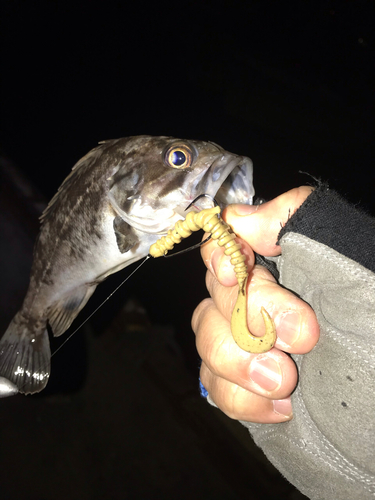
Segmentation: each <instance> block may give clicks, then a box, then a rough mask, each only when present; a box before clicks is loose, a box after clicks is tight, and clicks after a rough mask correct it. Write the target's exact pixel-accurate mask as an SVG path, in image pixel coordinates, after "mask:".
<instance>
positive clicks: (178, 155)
mask: <svg viewBox="0 0 375 500" xmlns="http://www.w3.org/2000/svg"><path fill="white" fill-rule="evenodd" d="M164 160H165V163H166V164H167V165H168V166H169V167H173V168H180V169H184V168H188V167H190V166H191V165H192V163H193V151H192V150H191V149H190V147H189V146H187V145H185V144H184V145H182V144H179V145H175V146H171V147H170V148H168V149H167V151H166V153H165V157H164Z"/></svg>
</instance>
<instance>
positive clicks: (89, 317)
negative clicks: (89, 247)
mask: <svg viewBox="0 0 375 500" xmlns="http://www.w3.org/2000/svg"><path fill="white" fill-rule="evenodd" d="M149 258H150V255H147V257H145V258H144V259H143V260H142V262H141V263H140V264H139V265H138V266H137V267H136V268H135V269H134V271H132V272H131V273H130V274H129V276H127V277H126V278H125V279H124V280H123V281H122V282H121V283H120V284H119V285H118V286H117V287H116V288H115V289H114V290H113V292H111V293H110V294H109V295H108V297H107V298H106V299H104V300H103V302H102V303H101V304H100V305H99V306H98V307H97V308H96V309H95V310H94V311H93V312H92V313H91V314H90V315H89V316H88V317H87V318H86V319H85V320H84V321H83V322H82V323H81V324H80V325H79V326H78V327H77V328H76V329H75V330H74V331H73V332H72V333H71V334H70V335H69V336H68V337H67V338H66V339H65V340H64V342H63V343H62V344H61V345H60V346H59V347H58V348H57V349H56V350H55V351H54V352H53V353H52V354H51V358H52V356H54V355H55V354H56V353H57V352H58V351H59V350H60V349H61V348H62V347H63V346H64V345H65V344H66V343H67V342H68V340H70V339H71V338H72V337H73V335H74V334H75V333H77V332H78V330H80V329H81V328H82V327H83V325H85V324H86V323H87V322H88V320H89V319H91V318H92V317H93V316H94V314H95V313H97V312H98V311H99V309H100V308H101V307H102V306H103V305H104V304H105V303H106V302H107V301H108V300H109V299H110V298H111V297H112V295H114V294H115V293H116V292H117V290H118V289H119V288H121V287H122V285H123V284H124V283H125V282H126V281H128V279H130V278H131V277H132V276H133V274H134V273H135V272H137V271H138V269H139V268H140V267H141V266H143V264H144V263H145V262H146V260H148V259H149Z"/></svg>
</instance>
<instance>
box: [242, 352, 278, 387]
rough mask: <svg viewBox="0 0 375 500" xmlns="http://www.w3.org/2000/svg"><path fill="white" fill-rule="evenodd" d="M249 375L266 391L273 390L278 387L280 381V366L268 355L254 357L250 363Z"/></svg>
mask: <svg viewBox="0 0 375 500" xmlns="http://www.w3.org/2000/svg"><path fill="white" fill-rule="evenodd" d="M250 377H251V379H252V380H253V382H255V383H256V384H258V385H259V387H261V388H262V389H264V390H266V391H274V390H275V389H277V388H278V387H280V385H281V381H282V375H281V370H280V366H279V364H278V363H277V362H276V361H275V360H274V359H272V358H270V357H266V358H260V356H257V357H256V358H254V359H253V361H252V362H251V365H250Z"/></svg>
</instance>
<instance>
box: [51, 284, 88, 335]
mask: <svg viewBox="0 0 375 500" xmlns="http://www.w3.org/2000/svg"><path fill="white" fill-rule="evenodd" d="M95 288H96V284H95V285H91V286H87V285H85V286H82V287H80V288H77V289H75V290H73V291H72V293H71V294H69V295H68V296H65V297H63V298H62V299H61V300H59V301H57V302H55V303H54V304H53V305H52V306H51V307H50V309H49V311H48V322H49V324H50V325H51V328H52V331H53V335H54V336H55V337H58V336H59V335H61V334H63V333H64V332H65V331H66V330H67V329H68V328H69V327H70V325H71V324H72V323H73V321H74V320H75V318H76V316H77V315H78V313H79V312H80V311H81V310H82V309H83V308H84V307H85V305H86V304H87V301H88V300H89V298H90V297H91V295H92V294H93V293H94V291H95Z"/></svg>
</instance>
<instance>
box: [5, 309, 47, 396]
mask: <svg viewBox="0 0 375 500" xmlns="http://www.w3.org/2000/svg"><path fill="white" fill-rule="evenodd" d="M46 327H47V322H46V321H41V320H39V319H38V320H34V321H33V320H32V319H30V318H25V317H24V316H23V315H22V314H21V313H20V312H19V313H17V314H16V316H15V317H14V318H13V320H12V321H11V323H10V325H9V326H8V329H7V330H6V332H5V333H4V335H3V337H2V338H1V340H0V376H2V377H5V378H6V379H8V380H10V381H11V382H13V383H14V384H15V385H16V386H17V387H18V389H19V391H20V392H22V393H24V394H33V393H34V392H39V391H41V390H42V389H44V387H45V386H46V384H47V382H48V377H49V374H50V363H51V351H50V347H49V340H48V333H47V329H46Z"/></svg>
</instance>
